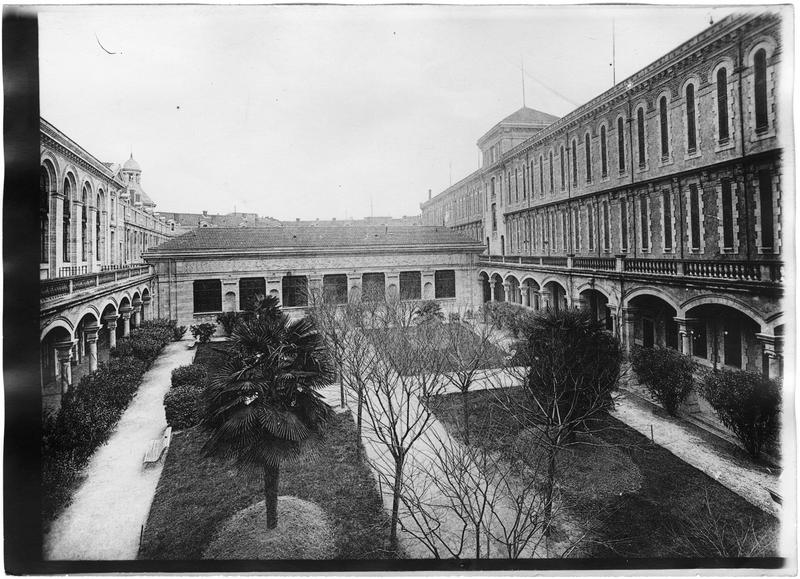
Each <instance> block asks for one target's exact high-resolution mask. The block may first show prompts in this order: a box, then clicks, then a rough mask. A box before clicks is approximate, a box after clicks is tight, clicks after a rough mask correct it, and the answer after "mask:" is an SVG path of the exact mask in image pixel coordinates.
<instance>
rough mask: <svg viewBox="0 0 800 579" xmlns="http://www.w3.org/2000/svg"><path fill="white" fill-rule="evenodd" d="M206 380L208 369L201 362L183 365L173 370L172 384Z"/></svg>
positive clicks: (181, 384) (196, 382)
mask: <svg viewBox="0 0 800 579" xmlns="http://www.w3.org/2000/svg"><path fill="white" fill-rule="evenodd" d="M205 381H206V369H205V367H204V366H202V365H200V364H189V365H188V366H181V367H180V368H175V369H174V370H173V371H172V385H173V386H184V385H186V384H203V383H205Z"/></svg>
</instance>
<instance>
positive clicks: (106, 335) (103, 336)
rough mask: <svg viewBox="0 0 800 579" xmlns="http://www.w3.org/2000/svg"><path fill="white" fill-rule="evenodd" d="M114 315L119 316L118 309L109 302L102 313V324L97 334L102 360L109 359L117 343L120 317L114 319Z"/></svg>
mask: <svg viewBox="0 0 800 579" xmlns="http://www.w3.org/2000/svg"><path fill="white" fill-rule="evenodd" d="M114 316H117V310H116V308H114V305H113V304H108V305H107V306H106V307H105V308H103V313H102V314H101V315H100V322H101V323H102V326H101V329H100V333H99V334H98V336H97V357H98V360H99V361H101V362H107V361H108V357H109V353H110V351H111V348H112V347H113V345H115V344H116V335H117V327H118V325H119V321H120V320H119V318H117V319H116V320H114V319H113V318H114ZM112 334H113V336H112Z"/></svg>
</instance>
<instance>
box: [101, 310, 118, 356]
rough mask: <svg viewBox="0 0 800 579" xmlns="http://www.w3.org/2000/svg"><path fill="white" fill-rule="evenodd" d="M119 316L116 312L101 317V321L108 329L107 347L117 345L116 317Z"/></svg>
mask: <svg viewBox="0 0 800 579" xmlns="http://www.w3.org/2000/svg"><path fill="white" fill-rule="evenodd" d="M118 318H119V316H118V315H117V314H109V315H107V316H105V317H103V321H104V322H105V323H106V329H107V330H108V347H109V348H116V347H117V319H118Z"/></svg>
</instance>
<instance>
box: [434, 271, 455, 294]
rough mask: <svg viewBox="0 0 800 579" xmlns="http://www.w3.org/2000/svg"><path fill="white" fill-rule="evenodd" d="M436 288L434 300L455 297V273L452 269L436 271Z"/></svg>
mask: <svg viewBox="0 0 800 579" xmlns="http://www.w3.org/2000/svg"><path fill="white" fill-rule="evenodd" d="M434 285H435V286H436V299H437V300H438V299H444V298H454V297H456V272H455V271H454V270H452V269H445V270H441V271H436V272H435V273H434Z"/></svg>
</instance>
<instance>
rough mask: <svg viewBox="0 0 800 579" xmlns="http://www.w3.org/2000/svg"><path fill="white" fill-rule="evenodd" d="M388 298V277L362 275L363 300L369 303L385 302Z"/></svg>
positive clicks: (373, 274) (376, 274) (380, 274)
mask: <svg viewBox="0 0 800 579" xmlns="http://www.w3.org/2000/svg"><path fill="white" fill-rule="evenodd" d="M385 297H386V276H385V275H383V273H365V274H362V275H361V298H362V299H363V300H364V301H368V302H379V301H383V299H384V298H385Z"/></svg>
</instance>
